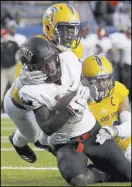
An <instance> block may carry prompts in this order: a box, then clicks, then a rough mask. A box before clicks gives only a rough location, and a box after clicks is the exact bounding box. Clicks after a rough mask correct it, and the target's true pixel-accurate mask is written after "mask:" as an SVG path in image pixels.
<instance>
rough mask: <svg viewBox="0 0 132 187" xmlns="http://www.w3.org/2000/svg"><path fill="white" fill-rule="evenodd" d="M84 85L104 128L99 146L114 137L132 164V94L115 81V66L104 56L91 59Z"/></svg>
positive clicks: (100, 133)
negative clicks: (87, 88)
mask: <svg viewBox="0 0 132 187" xmlns="http://www.w3.org/2000/svg"><path fill="white" fill-rule="evenodd" d="M82 74H83V83H84V84H85V85H88V86H89V88H90V91H91V101H89V103H88V106H89V108H90V110H91V111H92V113H93V114H94V116H95V118H96V119H97V121H98V122H99V123H100V124H101V126H102V128H101V130H100V131H99V133H98V135H97V139H96V142H98V143H99V144H103V143H104V142H105V141H106V140H107V139H109V138H111V137H113V138H114V139H115V141H116V143H117V144H118V145H119V147H120V148H121V150H122V151H123V152H124V153H125V156H126V158H127V159H128V160H129V161H130V162H131V113H130V111H129V100H128V94H129V90H128V89H127V88H126V87H125V86H124V85H123V84H121V83H120V82H118V81H115V80H114V70H113V68H112V64H111V63H110V62H109V61H108V60H107V59H106V58H105V57H103V56H90V57H88V58H86V59H85V60H84V61H83V68H82Z"/></svg>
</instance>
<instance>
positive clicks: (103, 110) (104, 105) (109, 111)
mask: <svg viewBox="0 0 132 187" xmlns="http://www.w3.org/2000/svg"><path fill="white" fill-rule="evenodd" d="M128 94H129V91H128V89H127V88H126V87H125V86H124V85H123V84H121V83H119V82H118V81H115V86H114V90H113V93H112V95H111V96H110V97H107V98H104V99H103V100H102V101H101V102H99V103H89V104H88V106H89V109H90V110H91V112H92V113H93V114H94V116H95V118H96V120H97V121H98V122H99V123H100V125H101V126H104V125H109V126H115V125H119V124H120V122H119V115H118V109H119V104H120V103H121V102H122V101H123V100H124V98H125V97H126V96H127V95H128ZM115 141H116V143H117V144H118V145H119V147H120V148H121V149H122V150H123V151H125V150H126V149H127V147H128V146H129V144H130V143H131V137H129V138H124V139H123V138H119V137H116V138H115Z"/></svg>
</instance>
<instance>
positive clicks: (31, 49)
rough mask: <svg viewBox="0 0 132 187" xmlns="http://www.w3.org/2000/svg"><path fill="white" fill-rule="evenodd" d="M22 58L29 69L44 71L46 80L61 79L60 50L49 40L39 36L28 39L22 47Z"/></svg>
mask: <svg viewBox="0 0 132 187" xmlns="http://www.w3.org/2000/svg"><path fill="white" fill-rule="evenodd" d="M20 60H21V63H22V65H23V68H25V69H27V70H28V71H42V72H43V73H44V76H46V77H47V79H46V82H56V81H58V80H59V79H60V76H61V69H60V60H59V51H58V50H57V49H56V48H55V47H54V46H53V45H51V43H50V42H49V41H48V40H45V39H43V38H38V37H32V38H30V39H28V40H27V41H26V42H25V43H24V44H23V45H22V46H21V48H20Z"/></svg>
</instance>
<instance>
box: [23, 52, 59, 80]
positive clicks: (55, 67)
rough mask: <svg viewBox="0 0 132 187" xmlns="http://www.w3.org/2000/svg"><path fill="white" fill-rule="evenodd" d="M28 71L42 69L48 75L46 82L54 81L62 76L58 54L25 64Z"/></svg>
mask: <svg viewBox="0 0 132 187" xmlns="http://www.w3.org/2000/svg"><path fill="white" fill-rule="evenodd" d="M25 69H27V70H28V71H42V72H43V74H44V76H45V77H47V79H46V80H45V82H48V83H54V82H56V81H58V80H59V79H60V77H61V68H60V59H59V55H58V54H54V55H52V56H50V57H48V58H47V59H45V60H44V61H42V62H40V63H36V64H28V65H27V64H25Z"/></svg>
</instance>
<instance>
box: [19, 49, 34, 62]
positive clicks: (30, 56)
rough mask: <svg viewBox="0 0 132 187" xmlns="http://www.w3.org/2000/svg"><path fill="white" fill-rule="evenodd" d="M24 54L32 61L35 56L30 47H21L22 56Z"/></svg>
mask: <svg viewBox="0 0 132 187" xmlns="http://www.w3.org/2000/svg"><path fill="white" fill-rule="evenodd" d="M22 56H24V57H25V58H26V59H27V60H28V61H30V60H31V58H32V56H33V53H32V52H31V51H30V50H29V49H27V48H25V47H23V48H21V53H20V57H22Z"/></svg>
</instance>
